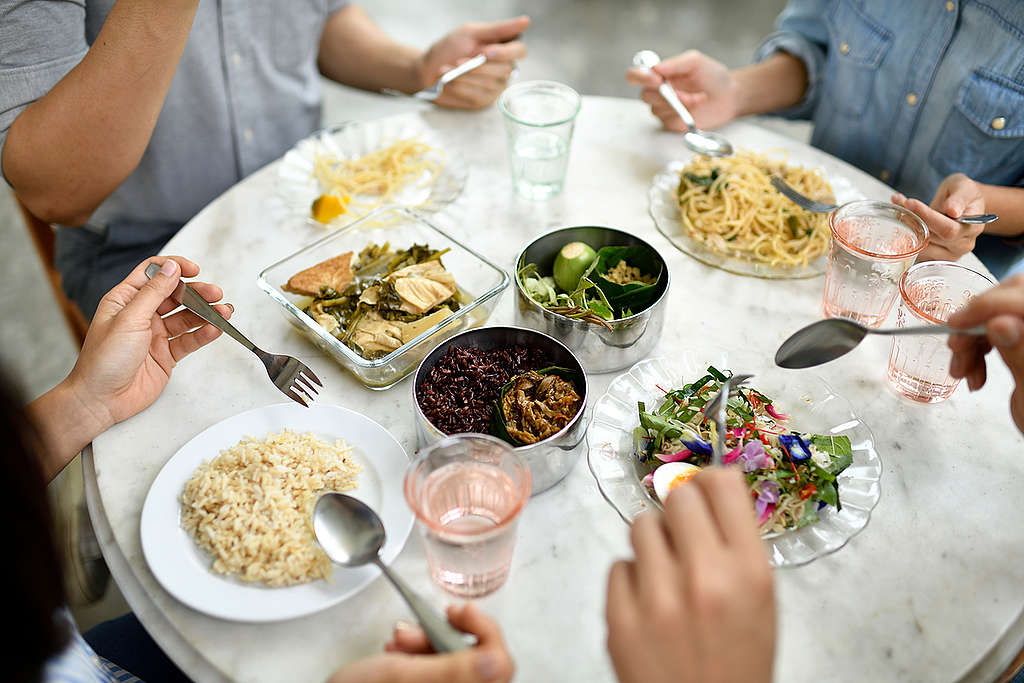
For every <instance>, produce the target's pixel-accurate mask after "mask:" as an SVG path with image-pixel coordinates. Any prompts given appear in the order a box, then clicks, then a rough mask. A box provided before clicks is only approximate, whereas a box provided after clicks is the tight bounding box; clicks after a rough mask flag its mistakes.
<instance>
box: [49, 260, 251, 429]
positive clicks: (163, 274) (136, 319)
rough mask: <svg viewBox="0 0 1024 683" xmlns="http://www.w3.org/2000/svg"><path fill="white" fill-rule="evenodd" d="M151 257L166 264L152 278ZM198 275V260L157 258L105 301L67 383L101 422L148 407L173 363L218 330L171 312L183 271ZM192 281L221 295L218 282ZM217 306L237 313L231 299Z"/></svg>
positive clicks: (203, 292)
mask: <svg viewBox="0 0 1024 683" xmlns="http://www.w3.org/2000/svg"><path fill="white" fill-rule="evenodd" d="M150 263H158V264H161V266H162V268H161V270H160V272H159V273H158V274H157V275H156V276H155V277H153V279H152V280H150V279H148V278H147V277H146V273H145V269H146V266H147V265H149V264H150ZM198 274H199V266H197V265H196V264H195V263H193V262H191V261H189V260H188V259H185V258H182V257H180V256H156V257H153V258H150V259H147V260H146V261H145V262H143V263H141V264H140V265H138V266H137V267H136V268H135V270H133V271H132V272H131V274H130V275H129V276H128V277H127V278H126V279H125V280H124V281H123V282H121V283H120V284H118V285H117V286H115V287H114V288H113V289H111V290H110V291H109V292H107V294H106V295H105V296H104V297H103V299H101V300H100V303H99V306H98V307H97V309H96V315H95V316H94V317H93V320H92V324H91V325H90V326H89V331H88V333H87V334H86V337H85V343H84V344H83V345H82V351H81V353H80V354H79V356H78V362H76V363H75V367H74V369H73V370H72V371H71V374H69V375H68V378H67V380H66V383H67V385H68V387H69V388H71V389H72V390H73V393H74V395H75V396H76V397H77V399H78V400H79V401H80V402H81V403H82V404H83V405H84V406H87V407H88V409H89V410H90V411H92V412H93V414H94V415H95V416H96V417H97V419H98V420H99V422H100V423H101V424H104V425H106V426H110V425H112V424H114V423H116V422H120V421H121V420H125V419H127V418H129V417H131V416H132V415H135V414H136V413H138V412H140V411H142V410H143V409H145V408H146V407H148V406H149V405H150V404H152V403H153V401H155V400H156V399H157V397H158V396H159V395H160V392H161V391H163V389H164V386H166V385H167V380H168V379H170V376H171V370H172V369H173V368H174V366H175V364H176V363H177V362H178V361H180V360H181V359H182V358H184V357H185V356H187V355H188V354H190V353H192V352H193V351H195V350H196V349H199V348H201V347H203V346H205V345H206V344H209V343H210V342H211V341H213V340H214V339H216V338H217V337H218V336H219V335H220V330H218V329H217V328H216V327H214V326H213V325H210V324H208V323H206V322H204V321H203V320H202V319H201V318H199V316H197V315H196V314H195V313H192V312H191V311H188V310H181V311H178V312H177V313H173V314H171V315H167V314H168V313H170V312H171V311H173V310H174V309H176V308H178V304H177V303H176V302H174V301H173V300H171V299H169V298H168V297H169V296H170V295H171V293H172V292H173V291H174V288H175V287H176V286H177V284H178V279H179V277H181V276H184V277H195V276H196V275H198ZM190 285H191V287H192V288H193V289H195V290H196V292H198V293H199V295H200V296H202V297H203V298H204V299H206V300H207V301H209V302H210V303H213V302H215V301H220V299H221V297H222V296H223V292H222V291H221V288H220V287H218V286H216V285H211V284H205V283H201V282H192V283H190ZM214 308H215V309H217V312H218V313H220V314H221V315H223V316H224V317H225V318H230V317H231V313H232V312H233V311H234V307H233V306H231V304H220V305H217V306H214ZM162 316H166V317H162Z"/></svg>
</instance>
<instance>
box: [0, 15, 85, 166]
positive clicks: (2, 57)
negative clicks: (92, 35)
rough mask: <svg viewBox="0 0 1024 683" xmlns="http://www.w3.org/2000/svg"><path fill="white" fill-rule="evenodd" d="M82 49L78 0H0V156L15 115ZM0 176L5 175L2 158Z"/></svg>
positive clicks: (59, 75) (58, 76)
mask: <svg viewBox="0 0 1024 683" xmlns="http://www.w3.org/2000/svg"><path fill="white" fill-rule="evenodd" d="M87 50H88V46H87V45H86V43H85V7H84V4H83V3H81V2H78V1H74V0H57V1H55V0H34V1H33V0H29V1H25V0H18V1H15V0H0V159H3V151H4V146H5V145H6V144H7V134H8V133H9V132H10V130H11V126H12V125H13V124H14V121H15V119H17V118H18V116H19V115H20V114H21V112H23V111H24V110H25V108H26V107H28V106H29V105H30V104H32V103H33V102H35V101H36V100H38V99H39V98H40V97H42V96H43V95H45V94H46V93H48V92H49V91H50V89H51V88H53V86H54V85H56V84H57V82H58V81H59V80H60V79H62V78H64V76H65V75H67V73H68V72H69V71H71V69H73V68H74V67H75V65H77V64H78V63H79V62H80V61H82V57H84V56H85V53H86V51H87ZM0 177H3V179H4V181H7V177H6V175H4V173H3V168H2V164H0Z"/></svg>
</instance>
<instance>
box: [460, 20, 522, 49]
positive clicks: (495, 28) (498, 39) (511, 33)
mask: <svg viewBox="0 0 1024 683" xmlns="http://www.w3.org/2000/svg"><path fill="white" fill-rule="evenodd" d="M529 25H530V17H528V16H525V15H523V16H521V17H516V18H515V19H505V20H504V21H495V22H493V23H491V24H480V25H478V26H477V27H476V28H474V29H473V30H472V31H471V33H472V35H473V37H474V38H476V39H477V40H478V41H480V42H481V43H503V42H505V41H507V40H513V39H515V38H518V37H519V34H520V33H522V32H523V31H525V30H526V27H528V26H529Z"/></svg>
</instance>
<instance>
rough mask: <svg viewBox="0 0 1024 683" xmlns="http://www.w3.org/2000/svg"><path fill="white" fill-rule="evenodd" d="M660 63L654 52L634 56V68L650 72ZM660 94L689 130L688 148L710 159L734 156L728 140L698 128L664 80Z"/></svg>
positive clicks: (644, 52)
mask: <svg viewBox="0 0 1024 683" xmlns="http://www.w3.org/2000/svg"><path fill="white" fill-rule="evenodd" d="M659 62H661V57H659V56H658V53H657V52H654V51H653V50H640V51H639V52H637V53H636V54H635V55H633V66H637V67H640V68H642V69H647V70H648V71H650V69H651V67H653V66H655V65H657V64H658V63H659ZM658 92H659V93H661V96H662V97H664V98H665V101H666V102H668V104H669V106H670V107H672V109H674V110H675V112H676V113H677V114H679V118H681V119H682V120H683V123H685V124H686V128H687V129H688V130H687V132H686V133H684V134H683V142H684V143H686V146H687V147H689V148H690V149H691V150H693V151H694V152H696V153H697V154H703V155H705V156H709V157H728V156H732V144H731V143H730V142H729V141H728V140H726V139H725V138H724V137H722V136H721V135H719V134H718V133H711V132H708V131H706V130H700V129H699V128H697V122H696V121H694V120H693V115H692V114H690V110H689V109H687V108H686V107H685V106H683V103H682V102H680V101H679V96H678V95H676V91H675V89H674V88H673V87H672V86H671V85H670V84H669V83H668V81H665V80H662V82H661V85H659V86H658Z"/></svg>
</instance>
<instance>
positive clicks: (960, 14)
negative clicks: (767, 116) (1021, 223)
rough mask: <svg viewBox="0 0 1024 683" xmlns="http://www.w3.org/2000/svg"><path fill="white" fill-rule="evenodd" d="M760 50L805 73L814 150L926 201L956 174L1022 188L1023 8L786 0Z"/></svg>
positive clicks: (1014, 1) (988, 2)
mask: <svg viewBox="0 0 1024 683" xmlns="http://www.w3.org/2000/svg"><path fill="white" fill-rule="evenodd" d="M776 28H777V29H778V30H777V32H776V33H774V34H772V35H770V36H768V38H767V39H765V42H764V43H763V44H762V45H761V47H760V48H759V50H758V54H757V58H758V59H759V60H760V59H764V58H765V57H767V56H769V55H771V54H772V53H774V52H777V51H784V52H787V53H789V54H792V55H794V56H795V57H798V58H799V59H801V60H802V61H803V62H804V64H805V65H806V67H807V75H808V79H809V86H808V89H807V92H806V94H805V96H804V98H803V100H802V101H801V102H799V103H798V104H797V105H796V106H795V107H793V108H792V109H789V110H786V111H783V112H778V113H779V114H780V115H782V116H787V117H789V118H804V119H807V118H810V119H812V120H813V121H814V133H813V136H812V138H811V143H812V144H813V145H814V146H816V147H819V148H821V149H823V150H825V151H826V152H828V153H830V154H833V155H835V156H837V157H839V158H841V159H844V160H845V161H848V162H850V163H851V164H853V165H855V166H857V167H859V168H861V169H863V170H864V171H866V172H867V173H870V174H872V175H874V176H875V177H876V178H879V179H880V180H882V181H883V182H885V183H888V184H889V185H891V186H893V187H895V188H896V189H898V190H899V191H900V192H903V193H904V194H906V195H907V196H910V197H917V198H919V199H921V200H922V201H924V202H925V203H929V202H930V201H931V199H932V196H933V195H934V194H935V190H936V189H937V188H938V186H939V183H941V182H942V179H943V178H945V177H946V176H948V175H949V174H951V173H964V174H966V175H967V176H969V177H970V178H973V179H974V180H977V181H979V182H983V183H989V184H993V185H1024V1H1022V0H983V1H982V0H927V2H925V1H924V0H900V1H899V2H893V0H790V2H789V3H788V4H787V6H786V8H785V10H783V12H782V14H780V15H779V19H778V21H777V23H776Z"/></svg>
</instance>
